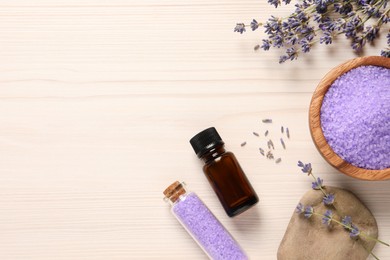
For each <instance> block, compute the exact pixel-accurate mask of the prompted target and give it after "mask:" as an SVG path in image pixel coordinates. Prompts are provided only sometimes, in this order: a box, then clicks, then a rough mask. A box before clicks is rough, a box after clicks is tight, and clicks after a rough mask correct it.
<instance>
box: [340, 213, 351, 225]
mask: <svg viewBox="0 0 390 260" xmlns="http://www.w3.org/2000/svg"><path fill="white" fill-rule="evenodd" d="M341 223H343V225H345V226H346V227H351V224H352V218H351V217H350V216H345V217H344V218H343V219H342V220H341Z"/></svg>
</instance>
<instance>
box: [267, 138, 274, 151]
mask: <svg viewBox="0 0 390 260" xmlns="http://www.w3.org/2000/svg"><path fill="white" fill-rule="evenodd" d="M267 145H268V149H271V148H272V149H273V150H275V146H274V143H273V142H272V140H269V141H268V143H267Z"/></svg>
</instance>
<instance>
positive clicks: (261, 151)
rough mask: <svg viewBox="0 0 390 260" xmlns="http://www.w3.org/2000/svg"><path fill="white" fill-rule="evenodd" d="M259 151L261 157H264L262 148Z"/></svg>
mask: <svg viewBox="0 0 390 260" xmlns="http://www.w3.org/2000/svg"><path fill="white" fill-rule="evenodd" d="M259 151H260V153H261V155H262V156H264V150H263V148H259Z"/></svg>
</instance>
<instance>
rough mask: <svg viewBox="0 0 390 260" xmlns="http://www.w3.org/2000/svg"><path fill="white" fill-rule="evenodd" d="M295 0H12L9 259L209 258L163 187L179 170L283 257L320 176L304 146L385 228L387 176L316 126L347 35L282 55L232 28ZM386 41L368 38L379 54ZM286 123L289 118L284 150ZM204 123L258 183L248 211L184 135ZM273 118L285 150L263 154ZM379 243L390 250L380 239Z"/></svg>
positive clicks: (6, 163)
mask: <svg viewBox="0 0 390 260" xmlns="http://www.w3.org/2000/svg"><path fill="white" fill-rule="evenodd" d="M292 8H293V6H292V5H291V6H287V7H284V6H283V7H281V8H278V9H274V8H273V7H271V6H269V5H268V4H267V3H266V1H258V0H250V1H249V0H244V1H233V0H221V1H210V0H198V1H193V0H181V1H179V0H166V1H161V0H148V1H141V0H131V1H125V0H111V1H103V0H102V1H96V0H95V1H92V0H77V1H76V0H67V1H64V0H58V1H52V0H50V1H49V0H37V1H26V0H18V1H15V0H2V1H1V2H0V35H1V37H0V58H1V59H0V72H1V73H0V162H1V163H0V259H1V260H19V259H33V260H49V259H50V260H53V259H105V260H106V259H183V258H185V259H205V258H206V256H205V255H204V253H203V252H202V251H201V250H200V249H199V248H198V246H197V245H196V244H195V243H194V242H193V241H192V240H191V238H190V237H189V235H188V234H186V232H185V231H184V229H183V228H182V227H181V226H180V225H179V223H178V222H177V221H176V220H175V219H174V217H173V216H172V215H171V214H170V211H169V206H168V204H166V203H165V202H164V201H163V199H162V198H163V194H162V192H163V190H164V189H165V188H166V187H167V186H168V185H169V184H171V183H172V182H173V181H175V180H183V181H185V182H186V183H187V187H188V188H189V189H191V190H192V191H195V192H196V193H197V194H198V195H199V197H201V198H202V199H203V200H204V202H205V203H206V204H207V205H208V207H209V208H210V209H211V210H212V211H213V213H214V214H215V215H216V216H217V217H218V219H219V220H220V221H221V222H222V223H223V224H224V225H225V226H226V227H227V229H228V230H229V231H230V232H231V233H232V234H233V236H234V237H235V238H236V239H237V241H238V242H239V243H240V245H241V246H242V247H243V248H244V249H245V251H246V252H247V253H248V255H249V256H250V258H251V259H276V251H277V248H278V245H279V243H280V241H281V239H282V237H283V234H284V231H285V229H286V227H287V224H288V221H289V219H290V217H291V215H292V214H293V210H294V208H295V206H296V204H297V203H298V201H299V199H300V198H301V196H302V195H303V194H304V193H305V192H306V191H307V190H308V189H310V187H311V180H310V179H309V178H308V177H307V176H306V175H305V174H301V173H300V170H299V169H298V167H297V166H296V162H297V161H298V160H303V161H304V162H311V163H312V165H313V168H314V171H315V173H316V174H317V175H318V176H320V177H322V178H324V179H325V184H328V185H332V186H339V187H342V188H346V189H349V190H351V191H352V192H354V193H355V194H356V195H357V196H359V197H360V198H361V200H362V201H363V202H364V203H365V204H366V205H367V206H368V207H369V208H370V209H371V211H372V212H373V214H374V215H375V217H376V219H377V222H378V226H379V236H380V238H381V239H382V240H385V241H387V242H389V241H390V222H389V216H390V210H389V208H388V207H387V205H388V204H389V202H390V189H389V187H390V183H389V182H386V181H382V182H365V181H360V180H357V179H353V178H351V177H348V176H345V175H344V174H341V173H339V172H337V171H336V170H335V169H334V168H333V167H331V166H330V165H329V164H328V163H327V162H326V161H325V160H324V159H323V158H322V157H321V156H320V154H319V153H318V152H317V150H316V148H315V146H314V144H313V142H312V140H311V137H310V132H309V127H308V111H309V104H310V99H311V96H312V93H313V91H314V89H315V88H316V86H317V84H318V82H319V81H320V79H321V78H322V77H323V76H324V75H325V74H326V73H327V72H328V71H329V70H330V69H331V68H333V67H335V66H336V65H338V64H340V63H342V62H344V61H346V60H348V59H351V58H353V57H356V56H355V55H354V54H353V53H352V52H351V51H350V48H349V43H348V42H347V41H344V40H342V39H340V40H339V41H337V45H333V46H330V47H327V48H325V47H324V46H317V47H315V48H314V49H313V50H312V52H311V53H310V55H308V56H306V57H300V59H299V60H298V61H295V62H291V63H286V64H284V65H279V64H278V62H277V61H278V56H279V55H280V52H279V51H278V50H272V51H269V52H262V51H260V52H255V51H253V46H254V45H255V44H257V43H259V42H260V39H261V37H262V32H253V33H252V32H248V33H246V34H243V35H239V34H237V33H233V27H234V25H235V23H236V22H241V21H245V22H250V21H251V19H252V18H257V19H258V20H265V19H266V17H268V16H269V15H270V14H275V15H281V16H282V15H285V14H286V13H288V12H289V10H291V9H292ZM385 42H386V39H385V37H381V39H379V41H378V43H377V45H376V46H374V47H369V48H368V49H367V51H366V52H365V53H364V54H365V55H377V54H378V53H379V51H380V47H381V46H382V45H383V44H384V43H385ZM263 118H272V119H273V122H274V123H273V124H270V125H264V124H262V123H261V119H263ZM282 125H283V126H285V127H289V130H290V133H291V138H290V139H289V140H288V139H286V140H285V142H286V148H287V149H286V150H283V149H282V147H281V145H280V143H279V141H278V140H279V137H280V127H281V126H282ZM209 126H215V127H216V128H217V130H218V131H219V132H220V134H221V136H222V138H223V139H224V141H225V143H226V148H227V149H229V150H231V151H232V152H234V153H235V155H236V156H237V158H238V160H239V162H240V163H241V166H242V168H243V169H244V170H245V171H246V174H247V176H248V178H249V179H250V181H251V182H252V185H253V187H254V188H255V190H256V191H257V193H258V195H259V197H260V202H259V204H258V205H257V206H256V207H255V208H253V209H251V210H250V211H248V212H246V213H244V214H242V215H240V216H238V217H237V218H233V219H231V218H229V217H227V216H226V215H225V213H224V210H223V208H222V206H221V205H220V204H219V202H218V200H217V198H216V196H215V194H214V193H213V191H212V189H211V187H210V186H209V184H208V183H207V180H206V178H205V177H204V176H203V173H202V170H201V167H202V163H201V162H200V161H199V160H198V159H197V158H196V156H195V154H194V153H193V151H192V148H191V147H190V145H189V142H188V141H189V139H190V138H191V137H192V136H193V135H194V134H196V133H197V132H199V131H201V130H203V129H204V128H206V127H209ZM266 130H269V132H270V135H269V138H272V139H273V141H274V143H275V146H276V151H275V154H276V156H278V157H281V158H282V162H281V163H280V164H275V163H274V162H273V161H269V160H266V159H265V158H263V157H262V156H261V155H260V154H259V151H258V148H259V147H265V144H266V139H265V137H264V136H263V133H264V132H265V131H266ZM253 131H256V132H258V133H260V137H256V136H254V135H253V134H252V132H253ZM244 141H246V142H247V145H246V146H244V147H241V146H240V144H241V143H242V142H244ZM374 253H375V254H376V255H377V256H378V257H380V258H381V259H389V258H390V249H389V248H386V247H384V246H381V245H377V246H376V247H375V249H374Z"/></svg>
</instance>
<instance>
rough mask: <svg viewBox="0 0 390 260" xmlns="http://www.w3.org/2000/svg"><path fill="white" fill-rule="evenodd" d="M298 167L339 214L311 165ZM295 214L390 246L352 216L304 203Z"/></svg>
mask: <svg viewBox="0 0 390 260" xmlns="http://www.w3.org/2000/svg"><path fill="white" fill-rule="evenodd" d="M362 1H363V0H362ZM298 167H300V168H301V171H302V172H303V173H307V174H308V175H311V176H312V177H313V178H314V182H312V188H313V189H314V190H321V191H322V193H323V194H324V197H323V200H322V201H323V203H324V205H325V206H330V205H331V206H332V207H333V208H334V209H335V210H336V212H337V209H336V207H335V205H334V202H335V195H334V194H331V193H326V192H325V190H324V188H325V186H324V185H323V180H322V179H321V178H316V177H315V176H314V174H313V169H312V167H311V163H303V162H301V161H298ZM295 212H296V213H298V214H302V213H303V215H304V217H305V218H310V217H312V216H313V215H316V216H320V217H321V218H322V223H323V224H325V225H327V226H328V227H330V226H331V223H332V222H334V223H337V224H339V225H341V226H343V227H344V229H345V230H347V231H348V232H349V236H350V237H351V238H353V239H358V237H359V236H362V237H365V238H367V239H369V240H374V241H376V242H378V243H381V244H383V245H385V246H390V245H389V244H388V243H386V242H383V241H382V240H379V239H377V238H374V237H371V236H369V235H367V234H366V233H364V232H363V231H362V230H360V228H358V227H357V226H356V225H355V224H353V223H352V218H351V217H350V216H345V217H344V218H342V219H341V221H339V220H337V219H336V218H335V217H334V214H333V211H332V210H327V211H326V212H325V213H324V214H320V213H317V212H315V210H314V208H313V206H311V205H308V206H305V205H303V204H302V203H299V204H298V205H297V207H296V208H295ZM369 253H370V254H371V255H372V256H373V257H374V258H375V259H379V258H378V257H377V256H376V255H374V254H373V253H372V252H371V251H369Z"/></svg>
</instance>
